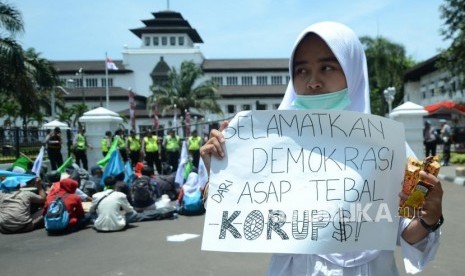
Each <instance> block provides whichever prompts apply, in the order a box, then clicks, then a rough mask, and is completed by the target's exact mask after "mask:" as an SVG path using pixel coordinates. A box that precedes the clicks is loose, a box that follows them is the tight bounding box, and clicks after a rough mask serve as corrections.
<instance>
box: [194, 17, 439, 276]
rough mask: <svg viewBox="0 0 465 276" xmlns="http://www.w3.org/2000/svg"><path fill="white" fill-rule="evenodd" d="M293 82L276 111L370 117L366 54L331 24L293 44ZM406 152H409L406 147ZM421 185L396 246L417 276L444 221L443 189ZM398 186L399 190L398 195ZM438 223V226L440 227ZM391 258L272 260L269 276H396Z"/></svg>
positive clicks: (215, 136) (355, 255) (215, 146)
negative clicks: (421, 199)
mask: <svg viewBox="0 0 465 276" xmlns="http://www.w3.org/2000/svg"><path fill="white" fill-rule="evenodd" d="M289 71H290V76H291V81H290V82H289V85H288V87H287V90H286V93H285V95H284V98H283V101H282V102H281V105H280V106H279V109H337V110H351V111H358V112H363V113H370V100H369V86H368V74H367V65H366V58H365V53H364V50H363V47H362V44H361V43H360V41H359V39H358V38H357V36H356V35H355V34H354V32H353V31H352V30H351V29H349V28H348V27H346V26H344V25H342V24H340V23H335V22H320V23H316V24H313V25H311V26H309V27H308V28H306V29H305V30H304V31H303V32H302V33H301V34H300V35H299V37H298V38H297V41H296V43H295V44H294V50H293V52H292V55H291V58H290V60H289ZM226 127H227V122H223V123H222V124H221V127H220V129H219V130H213V131H212V132H211V133H210V140H209V141H208V142H207V143H206V144H205V145H204V146H203V147H202V149H201V150H200V152H201V155H202V158H203V159H204V162H205V165H206V167H207V171H208V170H209V165H210V160H211V159H210V158H211V155H212V154H213V155H214V156H216V157H218V158H222V157H223V156H224V152H223V149H222V146H221V144H222V143H224V138H223V136H222V134H221V131H222V130H223V129H224V128H226ZM407 151H411V150H410V149H409V147H408V146H407ZM421 176H422V177H423V180H424V181H426V182H428V183H430V184H432V185H434V188H433V189H432V191H431V193H430V194H429V195H428V197H427V199H426V200H425V204H424V205H423V209H422V210H421V211H420V212H419V213H418V215H419V216H420V217H421V219H419V218H415V219H413V220H409V219H401V220H400V224H399V232H398V233H399V234H398V243H399V244H400V246H401V249H402V252H403V255H404V264H405V269H406V271H407V272H408V273H417V272H419V271H421V270H422V269H423V267H424V266H425V265H426V263H427V262H429V261H430V260H431V259H432V258H433V257H434V255H435V253H436V250H437V247H438V239H439V231H433V230H436V229H437V227H436V226H437V225H438V223H439V222H440V221H441V220H440V218H442V188H441V184H440V182H439V180H438V179H437V178H436V177H434V176H432V175H427V174H426V173H425V172H421ZM400 188H401V187H400V185H399V190H400ZM441 223H442V221H441ZM398 274H399V272H398V271H397V267H396V264H395V260H394V252H393V251H386V250H365V251H359V252H349V253H333V254H326V255H316V254H274V255H273V256H272V258H271V261H270V265H269V267H268V273H267V275H377V276H378V275H398Z"/></svg>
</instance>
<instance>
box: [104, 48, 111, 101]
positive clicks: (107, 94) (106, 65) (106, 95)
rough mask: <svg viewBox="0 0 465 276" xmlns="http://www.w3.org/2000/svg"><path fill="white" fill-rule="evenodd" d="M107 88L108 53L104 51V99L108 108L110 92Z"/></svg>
mask: <svg viewBox="0 0 465 276" xmlns="http://www.w3.org/2000/svg"><path fill="white" fill-rule="evenodd" d="M108 89H109V88H108V55H107V52H105V100H106V108H107V109H110V92H109V91H108Z"/></svg>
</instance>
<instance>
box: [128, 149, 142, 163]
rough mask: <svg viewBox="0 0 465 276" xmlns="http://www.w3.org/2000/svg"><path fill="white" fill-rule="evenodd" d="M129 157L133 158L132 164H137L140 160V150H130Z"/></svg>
mask: <svg viewBox="0 0 465 276" xmlns="http://www.w3.org/2000/svg"><path fill="white" fill-rule="evenodd" d="M129 159H131V166H133V167H134V166H135V165H136V163H137V162H139V160H140V151H138V150H136V151H130V152H129Z"/></svg>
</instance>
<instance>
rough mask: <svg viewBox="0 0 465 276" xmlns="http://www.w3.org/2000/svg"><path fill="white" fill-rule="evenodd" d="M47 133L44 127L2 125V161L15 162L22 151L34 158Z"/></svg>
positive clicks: (0, 136)
mask: <svg viewBox="0 0 465 276" xmlns="http://www.w3.org/2000/svg"><path fill="white" fill-rule="evenodd" d="M46 135H47V133H46V130H44V129H38V128H20V127H0V145H1V148H0V163H11V162H14V161H15V160H16V159H17V158H18V157H19V155H20V153H22V154H25V155H27V156H28V157H29V158H31V159H34V158H35V157H36V156H37V155H38V154H39V151H40V148H41V147H42V142H43V141H44V139H45V136H46Z"/></svg>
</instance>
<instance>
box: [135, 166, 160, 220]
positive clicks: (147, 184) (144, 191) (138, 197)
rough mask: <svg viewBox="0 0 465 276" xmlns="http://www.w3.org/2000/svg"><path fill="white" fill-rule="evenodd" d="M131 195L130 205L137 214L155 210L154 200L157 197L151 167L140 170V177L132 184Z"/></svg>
mask: <svg viewBox="0 0 465 276" xmlns="http://www.w3.org/2000/svg"><path fill="white" fill-rule="evenodd" d="M131 194H132V203H133V206H134V209H135V210H136V211H137V212H143V211H145V210H155V209H156V205H155V200H156V199H157V197H159V196H158V194H157V187H156V183H155V175H154V170H153V168H152V167H149V166H144V167H143V168H142V175H141V176H140V177H139V178H137V179H136V180H135V181H134V182H133V183H132V187H131ZM160 196H161V195H160Z"/></svg>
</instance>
